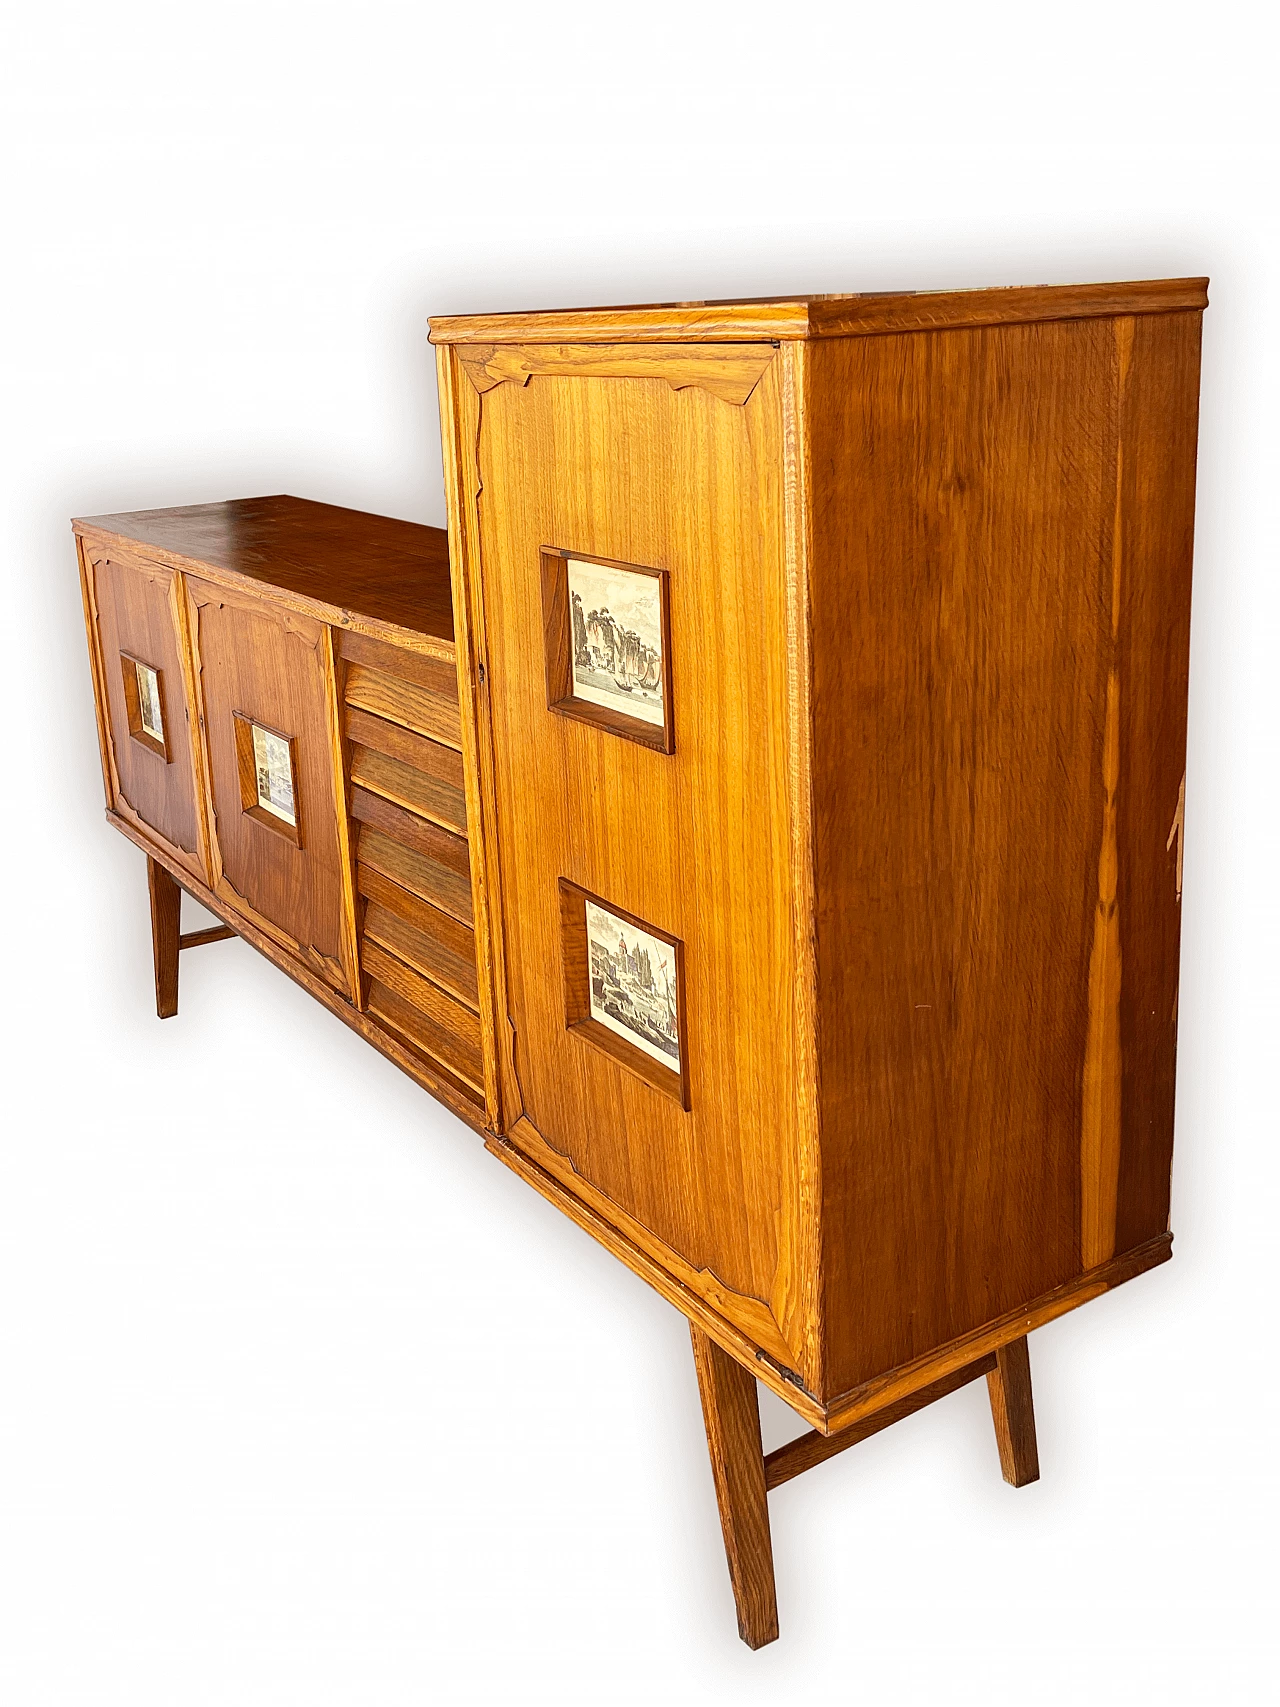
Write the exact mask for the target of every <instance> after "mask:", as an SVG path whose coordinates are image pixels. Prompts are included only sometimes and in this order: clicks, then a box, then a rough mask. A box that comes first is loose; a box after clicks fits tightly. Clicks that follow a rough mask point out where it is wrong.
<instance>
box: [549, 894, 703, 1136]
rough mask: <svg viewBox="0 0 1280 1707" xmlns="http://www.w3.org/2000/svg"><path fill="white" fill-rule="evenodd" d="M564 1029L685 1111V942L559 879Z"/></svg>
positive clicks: (687, 1100) (687, 1089)
mask: <svg viewBox="0 0 1280 1707" xmlns="http://www.w3.org/2000/svg"><path fill="white" fill-rule="evenodd" d="M560 925H561V941H562V947H563V953H564V980H565V1025H566V1027H567V1028H568V1029H569V1030H570V1031H572V1032H574V1033H575V1034H576V1035H577V1036H579V1037H580V1038H582V1040H583V1041H584V1042H585V1043H589V1044H591V1045H593V1046H594V1047H595V1048H597V1049H601V1050H603V1051H604V1053H605V1054H606V1055H610V1056H612V1057H613V1059H614V1060H615V1061H618V1062H620V1063H621V1064H622V1065H623V1066H625V1067H629V1068H630V1069H631V1071H632V1072H634V1073H638V1074H639V1076H640V1077H641V1078H642V1079H645V1080H646V1081H647V1082H648V1083H649V1084H651V1085H652V1086H653V1087H654V1088H655V1090H660V1091H662V1092H664V1093H665V1094H666V1095H667V1096H670V1097H674V1098H675V1099H676V1101H677V1102H678V1103H679V1104H680V1106H681V1107H682V1108H685V1109H687V1108H688V1107H689V1064H688V1058H687V1048H686V1042H685V1013H684V944H683V943H682V942H681V941H680V940H679V938H678V937H673V936H670V935H668V934H667V932H666V931H660V930H658V929H656V928H655V927H654V926H653V925H651V924H648V923H646V922H645V921H644V920H643V919H638V918H637V917H636V916H635V914H634V913H629V912H627V911H626V910H625V908H622V907H617V906H614V905H613V903H612V902H609V901H605V900H603V899H602V898H601V897H600V896H598V895H592V894H591V893H590V892H589V891H588V890H585V889H580V888H579V887H578V886H577V884H575V883H570V882H569V881H568V879H567V878H563V877H562V878H561V879H560Z"/></svg>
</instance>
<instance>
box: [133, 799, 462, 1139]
mask: <svg viewBox="0 0 1280 1707" xmlns="http://www.w3.org/2000/svg"><path fill="white" fill-rule="evenodd" d="M107 822H108V823H109V824H110V825H112V827H113V828H114V829H116V830H118V831H119V832H120V834H121V835H123V836H124V837H125V838H126V839H127V840H129V841H131V842H132V843H133V844H134V845H135V846H136V847H138V848H139V849H141V851H142V852H143V853H144V854H146V855H148V856H149V857H152V858H154V859H155V860H156V862H157V863H158V864H159V865H162V866H163V867H164V868H165V869H166V870H167V871H168V872H169V873H170V874H171V875H175V874H176V875H177V876H178V877H180V879H181V885H182V887H183V889H185V890H186V891H187V893H188V894H190V895H191V896H192V897H193V898H194V899H195V900H197V901H198V902H199V903H200V905H201V906H202V907H207V908H208V910H209V911H210V912H211V913H213V914H215V915H216V916H217V917H218V918H220V919H222V920H223V921H224V923H225V924H226V925H227V926H228V927H229V928H230V929H231V930H232V931H233V932H234V933H235V935H236V936H238V937H240V938H241V939H242V941H244V942H247V943H248V944H249V945H250V947H252V948H256V949H257V951H258V953H259V954H261V955H263V956H264V957H265V958H266V959H267V960H269V961H271V963H272V965H273V966H275V967H277V968H278V969H279V970H280V971H281V972H283V973H284V974H285V975H286V976H287V977H289V978H292V979H293V981H294V983H295V984H298V985H299V986H300V987H301V988H302V989H304V990H305V991H306V992H307V994H308V995H309V996H313V997H314V998H315V999H316V1001H318V1002H319V1003H320V1004H321V1006H322V1007H324V1008H327V1009H328V1011H329V1012H330V1013H331V1014H333V1015H334V1016H335V1018H337V1019H340V1020H341V1021H342V1022H343V1024H344V1025H346V1026H348V1027H350V1029H351V1030H352V1031H354V1032H356V1033H357V1034H358V1035H359V1036H361V1037H363V1038H364V1040H365V1042H366V1043H370V1044H372V1045H373V1047H374V1048H375V1049H377V1050H378V1051H379V1053H380V1054H382V1055H385V1056H386V1057H387V1059H388V1060H389V1061H391V1062H393V1063H394V1065H395V1066H397V1067H398V1068H399V1069H400V1070H401V1071H402V1072H404V1073H407V1074H408V1075H409V1077H410V1078H411V1079H414V1080H416V1082H417V1083H418V1084H420V1085H421V1086H422V1088H423V1089H424V1090H426V1091H429V1092H430V1094H431V1095H432V1096H434V1097H436V1098H437V1099H438V1100H439V1101H440V1102H442V1103H444V1104H445V1105H446V1107H448V1108H449V1109H451V1110H452V1111H453V1113H455V1114H456V1115H458V1116H459V1118H460V1119H462V1120H464V1121H465V1122H466V1123H467V1125H468V1126H471V1127H473V1128H475V1129H476V1130H477V1131H481V1132H482V1131H483V1130H484V1127H485V1111H484V1102H483V1099H482V1098H479V1097H477V1096H476V1094H475V1092H474V1091H472V1090H470V1089H469V1088H468V1087H466V1086H464V1085H463V1084H462V1083H461V1081H460V1080H457V1079H455V1078H454V1076H453V1075H452V1074H451V1073H449V1072H448V1070H447V1069H445V1068H443V1067H442V1066H441V1065H440V1064H439V1063H438V1062H436V1061H434V1060H432V1059H431V1058H430V1057H429V1056H427V1055H424V1054H423V1053H422V1052H420V1051H419V1050H417V1049H415V1048H413V1047H412V1046H411V1045H410V1044H408V1041H407V1040H406V1039H405V1038H403V1037H402V1036H400V1035H399V1034H398V1033H397V1032H396V1030H395V1028H394V1027H392V1028H390V1029H388V1027H387V1026H386V1025H382V1024H379V1023H378V1021H377V1020H376V1019H375V1018H373V1017H371V1016H370V1015H368V1014H366V1013H363V1012H362V1011H361V1010H360V1009H359V1008H358V1007H357V1006H356V1005H355V1004H354V1003H352V1002H350V1001H348V1000H347V999H346V998H344V997H343V996H341V995H339V994H338V992H337V991H336V990H335V989H334V988H333V986H332V985H331V984H330V983H329V982H328V981H327V980H326V979H324V978H321V977H319V976H318V975H317V974H316V973H315V972H313V971H312V970H311V968H310V967H309V966H307V965H306V964H305V962H304V961H302V960H301V959H300V958H299V957H298V956H297V955H296V954H294V953H292V952H291V951H290V950H289V949H287V948H285V947H282V946H281V944H280V943H279V942H278V941H277V939H276V937H275V936H274V935H271V934H268V933H267V932H266V931H264V930H262V929H260V928H259V926H258V925H256V924H255V923H254V922H253V920H252V919H250V918H248V917H246V915H245V914H244V913H243V912H242V911H241V910H240V909H239V908H238V907H235V906H234V905H232V904H230V903H229V902H227V901H226V900H225V899H224V898H223V897H222V896H220V895H216V894H215V893H214V891H213V890H212V889H210V888H209V887H208V885H207V884H204V883H201V882H200V881H199V880H198V879H196V878H193V877H191V876H190V875H189V874H188V873H187V872H186V871H185V870H184V869H183V867H182V865H181V862H180V861H178V860H176V859H175V857H174V856H173V854H172V853H171V852H170V851H169V850H168V849H165V848H160V847H157V845H156V844H155V841H154V838H153V837H151V836H150V835H149V834H147V833H145V832H144V831H141V830H139V829H137V828H136V826H135V825H133V824H132V823H130V822H129V821H128V820H127V819H125V818H121V817H120V816H119V815H118V814H117V813H115V812H112V811H111V810H110V809H108V811H107Z"/></svg>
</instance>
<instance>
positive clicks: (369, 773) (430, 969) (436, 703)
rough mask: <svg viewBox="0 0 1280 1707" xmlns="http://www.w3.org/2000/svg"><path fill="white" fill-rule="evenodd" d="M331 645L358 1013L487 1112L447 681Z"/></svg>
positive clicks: (402, 660) (354, 646) (346, 636)
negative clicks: (352, 869)
mask: <svg viewBox="0 0 1280 1707" xmlns="http://www.w3.org/2000/svg"><path fill="white" fill-rule="evenodd" d="M338 649H339V655H340V659H341V669H342V698H343V702H344V706H343V716H344V728H345V733H346V740H347V751H348V754H349V760H348V763H349V772H348V774H349V778H350V796H349V798H350V810H351V818H352V823H353V827H354V831H355V835H356V888H357V893H358V896H359V905H360V968H361V974H362V984H363V997H364V1002H365V1006H366V1008H367V1011H368V1012H369V1014H370V1015H371V1016H372V1017H373V1018H374V1019H376V1020H377V1021H378V1022H379V1024H380V1025H383V1026H385V1027H386V1029H387V1030H388V1031H390V1032H392V1033H393V1034H394V1035H395V1036H396V1037H397V1039H398V1040H399V1041H400V1042H401V1043H402V1044H403V1045H405V1046H407V1047H408V1048H410V1049H412V1050H413V1052H414V1053H415V1054H417V1055H418V1056H420V1057H421V1058H422V1059H423V1060H424V1061H425V1063H426V1064H427V1065H428V1066H429V1068H430V1069H431V1071H432V1072H433V1073H435V1074H436V1075H437V1076H438V1077H440V1078H443V1079H444V1080H445V1081H446V1082H447V1083H449V1084H450V1085H451V1086H452V1087H453V1089H454V1090H455V1091H457V1092H459V1093H460V1094H461V1095H463V1096H465V1097H466V1098H467V1100H468V1101H470V1102H472V1103H475V1104H477V1105H478V1106H483V1105H484V1070H483V1055H482V1048H481V1040H480V1018H479V992H478V980H477V977H476V956H475V941H474V937H473V935H472V928H471V926H472V888H471V850H470V847H469V845H468V842H467V810H466V799H465V795H464V792H463V776H462V755H461V753H460V751H459V750H458V748H459V742H460V735H461V727H460V723H459V717H458V688H457V677H456V673H455V671H454V668H453V666H452V665H451V664H447V663H443V662H441V661H439V660H437V659H434V658H426V657H423V656H422V655H420V654H418V653H414V652H412V651H410V650H408V649H407V648H402V647H399V646H390V645H387V644H385V643H384V642H382V641H377V640H371V639H369V638H368V637H366V636H364V635H359V634H351V633H343V634H341V635H340V636H338Z"/></svg>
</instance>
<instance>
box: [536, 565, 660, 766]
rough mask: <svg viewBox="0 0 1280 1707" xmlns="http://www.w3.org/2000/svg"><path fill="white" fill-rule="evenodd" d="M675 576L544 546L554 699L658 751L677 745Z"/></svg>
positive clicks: (553, 704)
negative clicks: (671, 585)
mask: <svg viewBox="0 0 1280 1707" xmlns="http://www.w3.org/2000/svg"><path fill="white" fill-rule="evenodd" d="M668 583H669V576H668V574H667V571H666V570H665V569H647V568H643V567H641V566H640V565H639V564H636V563H617V562H614V561H613V560H612V559H611V558H604V557H587V556H584V555H583V554H581V553H579V552H572V551H562V550H560V549H558V548H556V547H552V546H545V547H544V548H543V551H542V614H543V625H544V631H545V638H546V671H547V704H548V706H549V707H550V708H551V710H552V711H555V712H558V713H559V714H560V715H561V716H562V717H572V718H575V719H577V721H578V722H580V723H591V724H594V725H595V726H596V727H597V728H599V729H607V730H608V731H609V732H610V733H611V734H614V735H621V736H623V737H624V738H625V739H627V740H629V741H638V742H640V744H641V745H642V746H645V747H653V748H655V749H656V750H657V751H658V752H662V753H671V752H674V751H675V720H674V716H673V710H674V708H673V706H672V700H671V613H670V603H669V585H668Z"/></svg>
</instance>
